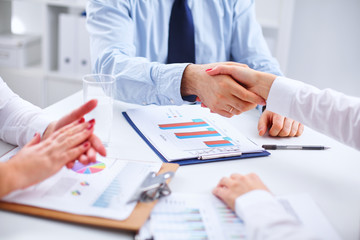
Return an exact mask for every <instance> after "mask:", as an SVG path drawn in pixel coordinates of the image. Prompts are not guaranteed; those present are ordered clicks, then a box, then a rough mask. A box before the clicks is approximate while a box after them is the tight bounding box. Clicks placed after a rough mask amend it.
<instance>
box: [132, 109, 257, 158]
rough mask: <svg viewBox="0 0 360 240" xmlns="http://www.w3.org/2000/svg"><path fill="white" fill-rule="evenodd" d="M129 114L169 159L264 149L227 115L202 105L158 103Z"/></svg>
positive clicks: (134, 110)
mask: <svg viewBox="0 0 360 240" xmlns="http://www.w3.org/2000/svg"><path fill="white" fill-rule="evenodd" d="M126 113H127V114H128V116H129V117H130V118H131V120H132V121H133V122H134V124H135V125H136V126H137V128H138V129H139V130H140V131H141V132H142V133H143V134H144V136H145V137H146V138H147V139H148V140H149V141H150V142H151V143H152V145H153V146H154V147H156V149H157V150H158V151H159V152H160V153H161V154H162V155H163V156H164V157H165V158H166V159H167V160H168V161H174V160H181V159H191V158H197V157H198V156H207V155H213V154H214V155H215V154H224V153H236V152H239V153H250V152H261V151H263V148H261V147H260V146H258V145H256V144H255V143H253V142H252V141H250V140H249V139H248V138H247V137H245V136H244V135H242V134H241V133H240V132H239V131H238V130H237V129H236V128H235V127H233V126H231V124H229V123H228V122H226V121H225V119H224V118H223V117H221V116H220V115H217V114H212V113H210V112H209V110H208V109H204V108H201V107H200V106H198V105H184V106H161V107H158V106H156V107H147V108H138V109H130V110H128V111H127V112H126Z"/></svg>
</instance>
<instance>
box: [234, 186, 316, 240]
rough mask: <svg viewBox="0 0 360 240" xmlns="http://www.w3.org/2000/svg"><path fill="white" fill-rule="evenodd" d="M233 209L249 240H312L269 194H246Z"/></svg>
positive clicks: (261, 192) (262, 192)
mask: <svg viewBox="0 0 360 240" xmlns="http://www.w3.org/2000/svg"><path fill="white" fill-rule="evenodd" d="M235 209H236V214H238V216H239V217H240V218H242V219H243V220H244V222H245V228H246V230H247V231H246V232H247V234H248V235H247V236H248V238H249V239H289V240H290V239H314V237H313V236H312V234H311V233H309V232H308V231H307V230H306V229H305V228H304V227H303V226H302V225H301V223H300V222H298V220H297V219H296V218H295V217H293V216H292V215H290V214H289V213H287V212H286V210H285V209H284V208H283V206H282V205H281V204H280V203H279V202H278V201H277V200H276V199H275V197H274V196H272V195H271V194H270V193H269V192H266V191H261V190H256V191H251V192H248V193H246V194H245V195H242V196H241V197H239V198H238V199H237V200H236V207H235Z"/></svg>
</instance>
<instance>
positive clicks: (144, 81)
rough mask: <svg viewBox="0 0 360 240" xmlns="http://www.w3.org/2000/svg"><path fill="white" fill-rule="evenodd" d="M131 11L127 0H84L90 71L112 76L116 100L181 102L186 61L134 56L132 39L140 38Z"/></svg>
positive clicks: (134, 48) (133, 41) (158, 102)
mask: <svg viewBox="0 0 360 240" xmlns="http://www.w3.org/2000/svg"><path fill="white" fill-rule="evenodd" d="M131 11H132V9H131V6H130V3H129V1H110V0H108V1H97V0H91V1H89V2H88V5H87V19H88V20H87V28H88V31H89V33H90V44H91V57H92V65H93V72H94V73H104V74H112V75H114V76H116V94H115V98H116V99H118V100H121V101H126V102H131V103H137V104H142V105H147V104H158V105H173V104H176V105H180V104H183V102H184V101H183V99H182V96H181V94H180V85H181V79H182V75H183V71H184V69H185V67H186V66H187V65H188V63H183V64H163V63H159V62H151V61H150V60H148V59H146V58H144V57H137V55H136V52H137V51H139V49H136V46H135V42H136V41H141V40H137V39H134V36H135V30H136V27H137V26H136V20H134V19H133V18H132V16H131ZM155 24H156V23H155ZM144 31H145V30H144ZM154 34H157V33H156V32H155V33H154ZM160 47H162V46H160Z"/></svg>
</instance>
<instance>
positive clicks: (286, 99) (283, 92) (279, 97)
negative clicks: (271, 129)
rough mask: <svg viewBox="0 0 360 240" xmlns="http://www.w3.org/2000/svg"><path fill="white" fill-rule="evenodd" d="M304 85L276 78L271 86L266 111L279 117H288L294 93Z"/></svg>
mask: <svg viewBox="0 0 360 240" xmlns="http://www.w3.org/2000/svg"><path fill="white" fill-rule="evenodd" d="M303 86H304V83H302V82H299V81H296V80H292V79H289V78H285V77H277V78H276V79H275V81H274V83H273V84H272V86H271V89H270V92H269V96H268V99H267V101H266V109H267V110H269V111H271V112H275V113H278V114H280V115H284V116H289V114H290V111H291V106H292V102H293V99H294V97H295V96H296V93H297V92H298V90H299V89H300V88H302V87H303Z"/></svg>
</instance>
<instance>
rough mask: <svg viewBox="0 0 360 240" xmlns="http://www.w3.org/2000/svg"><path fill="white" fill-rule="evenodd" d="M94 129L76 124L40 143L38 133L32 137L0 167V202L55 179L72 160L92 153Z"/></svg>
mask: <svg viewBox="0 0 360 240" xmlns="http://www.w3.org/2000/svg"><path fill="white" fill-rule="evenodd" d="M93 125H94V123H89V122H84V121H81V120H76V121H74V122H72V123H70V124H67V125H66V126H64V127H62V128H61V129H59V130H57V131H55V132H53V133H52V134H51V135H50V136H48V137H47V138H46V139H45V140H43V141H41V139H40V134H39V133H37V134H35V136H34V138H33V139H32V140H31V141H30V142H29V143H28V144H26V145H25V146H24V147H23V148H22V149H21V150H20V151H19V153H17V154H16V155H15V156H13V157H12V158H11V159H10V160H8V161H7V162H1V163H0V198H1V197H3V196H5V195H6V194H8V193H10V192H12V191H14V190H16V189H23V188H26V187H29V186H31V185H33V184H36V183H38V182H40V181H42V180H44V179H46V178H48V177H50V176H52V175H54V174H55V173H56V172H58V171H59V170H60V169H61V168H62V167H63V166H64V165H67V164H69V165H70V166H71V164H73V162H74V160H76V159H78V158H79V157H80V156H82V155H83V154H86V153H87V152H89V151H92V150H91V149H92V144H91V141H90V139H91V137H92V136H93V130H94V128H93ZM91 154H93V153H91ZM69 165H68V166H69Z"/></svg>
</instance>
